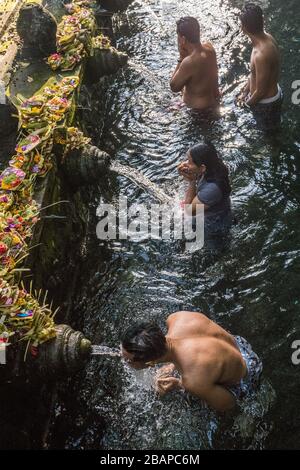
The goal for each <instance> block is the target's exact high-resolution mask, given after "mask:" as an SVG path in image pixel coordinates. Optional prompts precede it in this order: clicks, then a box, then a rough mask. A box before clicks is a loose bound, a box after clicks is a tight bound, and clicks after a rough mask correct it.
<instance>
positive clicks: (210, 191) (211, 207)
mask: <svg viewBox="0 0 300 470" xmlns="http://www.w3.org/2000/svg"><path fill="white" fill-rule="evenodd" d="M197 196H198V199H199V200H200V201H201V202H202V203H203V204H205V206H206V208H205V227H206V229H208V228H210V229H211V230H213V231H218V230H223V229H224V228H229V226H231V224H232V213H231V202H230V196H229V195H224V194H223V192H222V190H221V189H220V187H219V186H218V184H217V183H216V182H214V181H211V180H210V181H207V180H206V179H205V178H204V179H202V180H200V181H199V183H198V185H197Z"/></svg>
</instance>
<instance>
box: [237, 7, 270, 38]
mask: <svg viewBox="0 0 300 470" xmlns="http://www.w3.org/2000/svg"><path fill="white" fill-rule="evenodd" d="M240 20H241V23H242V28H243V31H244V33H246V34H250V35H252V36H256V35H258V34H261V33H262V32H263V31H264V14H263V11H262V9H261V8H260V6H258V5H255V4H254V3H246V5H245V7H244V8H243V10H242V12H241V15H240Z"/></svg>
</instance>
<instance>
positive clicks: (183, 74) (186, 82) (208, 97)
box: [170, 17, 220, 110]
mask: <svg viewBox="0 0 300 470" xmlns="http://www.w3.org/2000/svg"><path fill="white" fill-rule="evenodd" d="M177 41H178V51H179V56H180V58H179V60H178V65H177V67H176V69H175V71H174V73H173V76H172V78H171V81H170V87H171V90H172V91H174V92H175V93H177V92H180V91H182V92H183V101H184V103H185V104H186V105H187V106H188V107H189V108H192V109H198V110H207V109H211V108H215V107H216V106H217V104H218V99H219V96H220V94H219V88H218V66H217V56H216V52H215V50H214V48H213V46H212V44H209V43H202V42H201V41H200V25H199V22H198V20H197V19H196V18H192V17H183V18H180V20H178V21H177Z"/></svg>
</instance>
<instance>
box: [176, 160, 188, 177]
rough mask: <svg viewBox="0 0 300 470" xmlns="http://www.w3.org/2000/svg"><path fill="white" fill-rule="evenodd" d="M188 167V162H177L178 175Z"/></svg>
mask: <svg viewBox="0 0 300 470" xmlns="http://www.w3.org/2000/svg"><path fill="white" fill-rule="evenodd" d="M188 169H189V164H188V162H181V163H179V165H178V167H177V170H178V173H179V174H180V175H183V173H185V172H187V171H188Z"/></svg>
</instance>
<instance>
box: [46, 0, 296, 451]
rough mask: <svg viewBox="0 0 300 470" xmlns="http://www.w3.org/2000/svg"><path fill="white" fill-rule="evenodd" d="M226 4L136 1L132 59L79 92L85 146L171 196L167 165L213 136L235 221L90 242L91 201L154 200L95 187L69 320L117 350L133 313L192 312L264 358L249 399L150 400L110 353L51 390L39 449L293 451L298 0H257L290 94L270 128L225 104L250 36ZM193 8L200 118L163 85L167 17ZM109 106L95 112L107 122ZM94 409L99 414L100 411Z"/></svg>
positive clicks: (172, 50) (169, 37)
mask: <svg viewBox="0 0 300 470" xmlns="http://www.w3.org/2000/svg"><path fill="white" fill-rule="evenodd" d="M243 3H244V2H242V1H237V0H224V1H221V0H220V1H214V2H212V1H209V0H184V1H178V0H176V1H175V0H168V1H163V0H161V1H159V0H144V1H143V2H142V1H141V0H138V1H137V2H135V3H134V4H133V5H132V6H131V7H130V9H129V10H128V12H127V14H124V15H121V16H120V17H118V19H116V21H115V31H116V42H117V45H118V48H119V49H121V50H123V51H126V52H127V53H128V55H129V56H130V63H129V66H128V67H127V68H126V69H124V70H122V71H121V72H120V73H118V75H117V76H114V77H112V78H109V79H107V80H106V82H105V83H104V84H102V85H101V86H100V85H97V86H94V87H93V88H90V89H89V90H84V89H83V92H82V108H83V109H82V121H83V123H84V126H85V128H86V131H87V132H88V133H89V135H90V136H91V137H92V139H93V141H94V143H95V144H96V145H99V146H101V147H103V145H104V146H105V148H106V149H107V150H109V151H110V152H113V153H114V155H115V156H114V158H115V160H116V161H117V162H119V163H121V164H123V165H128V166H130V167H133V168H135V169H138V170H139V171H140V172H142V173H143V174H144V175H145V176H147V177H148V178H149V179H151V180H152V181H153V182H154V183H156V184H158V185H159V186H160V187H161V188H163V189H164V190H166V191H167V192H168V194H174V195H175V194H177V193H178V192H179V193H182V191H183V188H184V185H183V182H182V181H181V180H180V178H178V176H177V172H176V166H177V164H178V163H179V162H180V161H181V160H182V158H183V156H184V154H185V153H186V151H187V149H188V148H189V146H190V145H192V144H194V143H197V142H199V141H203V139H204V138H209V139H210V140H211V141H212V142H213V143H214V144H215V146H216V147H217V149H218V150H219V152H220V153H221V155H222V156H223V158H224V161H225V162H226V163H227V164H228V166H229V168H230V173H231V179H232V185H233V197H232V202H233V208H234V212H235V215H236V217H237V220H238V223H237V225H235V226H234V228H233V230H232V237H231V241H230V245H229V246H227V247H225V248H224V249H223V250H222V251H221V252H219V253H212V252H209V251H208V250H200V251H198V252H195V253H188V252H185V251H184V250H183V249H182V246H181V245H180V244H179V245H178V244H176V243H173V242H162V241H158V240H156V241H155V240H152V241H145V242H140V243H130V242H117V241H116V242H111V243H109V244H107V245H106V246H103V245H102V244H101V243H100V242H99V240H97V238H96V234H95V228H96V223H97V215H96V211H97V207H98V205H99V203H100V202H101V201H103V200H106V201H116V200H117V198H118V197H119V195H120V194H122V195H126V196H127V197H128V199H129V202H152V201H153V198H152V196H151V194H148V193H147V192H145V190H143V189H141V188H139V187H137V186H136V185H135V184H134V183H132V182H131V181H129V180H128V179H126V178H124V177H115V176H114V177H113V178H112V179H111V180H110V181H108V182H107V184H106V187H105V190H103V186H102V189H101V191H100V190H94V191H91V193H90V200H89V204H90V214H91V217H90V221H89V229H88V238H87V243H86V253H85V257H84V258H83V259H82V265H81V267H80V268H81V269H80V271H81V277H80V281H79V283H78V289H77V296H76V298H75V299H74V315H73V323H74V325H75V326H78V327H80V328H82V330H83V331H84V333H85V334H86V335H87V336H88V337H90V338H91V340H92V342H93V344H99V343H101V342H103V343H104V344H105V345H107V346H110V347H118V344H119V341H120V335H121V334H122V332H123V331H124V329H125V328H126V327H127V326H128V325H130V324H131V323H132V322H133V321H136V320H154V321H156V322H158V323H159V324H160V325H161V326H162V327H163V326H164V322H165V320H166V318H167V316H168V315H169V314H170V313H172V312H174V311H176V310H182V309H186V310H193V311H202V312H204V313H205V314H207V315H208V316H209V317H210V318H211V319H213V320H214V321H216V322H218V323H220V324H221V325H222V326H223V327H224V328H226V329H228V330H230V331H231V332H232V333H233V334H240V335H242V336H245V337H246V338H247V339H248V340H249V341H250V342H251V343H252V345H253V347H254V349H255V351H257V353H258V354H259V355H260V356H261V357H262V359H263V362H264V380H263V384H262V388H261V391H260V393H259V394H258V396H257V399H255V400H251V401H249V402H246V403H244V406H243V407H242V409H241V410H239V411H237V412H235V413H234V414H232V415H230V416H227V417H225V418H224V417H221V416H220V415H218V414H216V413H215V412H213V411H210V410H209V409H207V408H206V407H204V406H203V405H201V403H199V401H198V400H195V399H194V398H191V397H189V396H186V395H182V394H180V393H177V394H173V395H170V396H167V397H165V398H164V399H158V398H157V397H156V396H155V394H154V393H153V390H152V387H151V374H152V373H151V371H145V372H140V373H133V372H132V371H130V370H129V369H128V368H127V367H126V366H125V365H124V364H123V363H122V361H121V360H120V359H119V358H117V357H115V358H114V357H110V358H109V357H107V358H105V357H104V358H103V357H97V356H95V357H93V359H92V360H91V362H90V363H89V364H88V366H87V367H86V369H85V370H84V371H83V372H82V373H81V374H80V375H79V376H77V377H76V378H74V379H72V380H71V381H70V383H69V385H68V387H67V389H62V390H61V391H60V393H59V400H58V403H57V407H56V413H55V417H54V419H53V423H52V428H51V435H50V437H49V446H50V447H52V448H61V447H65V448H69V449H79V448H85V449H150V448H152V449H178V450H179V449H185V450H188V449H224V448H231V449H246V448H255V449H263V448H297V447H298V446H299V439H300V416H299V409H300V395H299V378H300V366H295V365H293V364H292V361H291V354H292V349H291V344H292V342H293V341H294V340H295V339H300V317H299V312H300V310H299V294H298V293H299V282H300V266H299V254H300V235H299V220H300V219H299V197H300V190H299V188H300V186H299V165H300V159H299V157H300V155H299V154H300V138H299V124H298V123H299V119H300V107H299V106H296V105H293V104H292V102H291V94H292V88H291V85H292V82H293V81H294V80H297V79H300V57H299V53H298V51H299V42H300V38H299V30H298V25H299V21H300V6H299V2H298V0H287V1H286V2H284V3H282V1H281V0H270V1H268V0H261V1H260V2H259V1H257V3H260V4H261V5H262V6H264V8H265V12H266V17H267V25H268V28H269V29H270V31H271V32H272V33H273V34H274V35H275V37H276V38H277V40H278V41H279V43H280V47H281V50H282V57H283V66H282V69H283V74H282V80H281V84H282V87H283V89H284V92H285V103H284V123H283V127H282V132H281V133H279V134H278V135H276V136H275V137H274V138H272V139H270V138H266V137H265V136H264V135H262V134H261V133H260V132H259V131H257V130H256V128H255V125H254V124H253V122H252V120H251V115H250V114H248V113H247V112H245V111H244V110H242V109H238V108H236V107H235V105H234V97H235V94H236V93H237V91H238V87H239V86H240V84H241V83H242V82H243V80H244V79H245V77H246V75H247V70H248V62H249V53H250V46H249V44H248V42H247V39H246V38H245V37H244V36H243V35H242V34H241V32H240V30H239V25H238V20H237V14H238V12H239V8H240V7H241V5H242V4H243ZM185 15H192V16H196V17H197V18H199V20H200V22H201V25H202V36H203V37H204V38H206V39H208V40H211V41H212V42H213V43H214V45H215V47H216V50H217V54H218V61H219V67H220V82H221V87H222V90H223V95H224V96H223V104H222V109H221V112H222V118H221V119H220V120H219V121H217V122H215V123H211V124H207V123H204V122H200V121H197V120H195V118H193V116H191V115H190V114H189V113H188V111H186V110H185V109H181V110H176V107H174V100H175V101H176V100H178V98H176V97H174V95H173V94H172V93H171V92H170V90H169V84H168V83H169V78H170V74H171V71H172V70H173V69H174V67H175V65H176V60H177V53H176V36H175V21H176V19H178V18H179V17H180V16H185ZM103 115H105V120H104V119H103ZM103 420H104V421H103Z"/></svg>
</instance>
